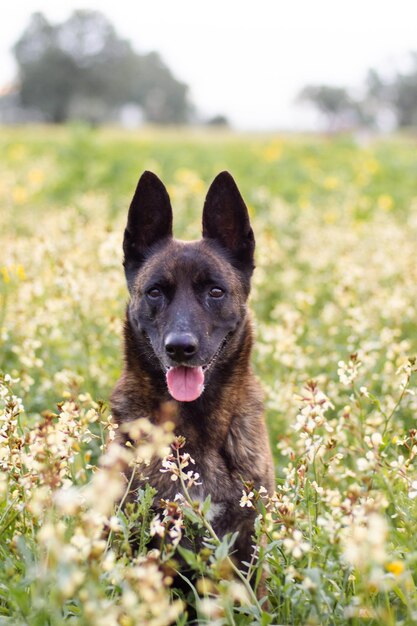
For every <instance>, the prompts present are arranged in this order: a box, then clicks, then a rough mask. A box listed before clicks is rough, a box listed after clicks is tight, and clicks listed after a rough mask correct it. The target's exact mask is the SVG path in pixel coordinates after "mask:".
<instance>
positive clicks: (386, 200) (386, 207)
mask: <svg viewBox="0 0 417 626" xmlns="http://www.w3.org/2000/svg"><path fill="white" fill-rule="evenodd" d="M393 206H394V200H393V199H392V197H391V196H389V195H388V194H386V193H384V194H382V195H381V196H379V197H378V208H379V209H382V210H383V211H391V209H392V207H393Z"/></svg>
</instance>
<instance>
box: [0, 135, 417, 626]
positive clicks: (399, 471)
mask: <svg viewBox="0 0 417 626" xmlns="http://www.w3.org/2000/svg"><path fill="white" fill-rule="evenodd" d="M0 152H1V154H2V160H1V164H0V337H1V340H0V370H1V372H2V374H1V375H0V376H1V377H0V468H1V474H0V626H3V625H9V624H13V625H14V626H45V625H49V626H61V625H63V624H70V625H77V626H78V625H80V626H116V625H120V626H138V625H142V624H146V625H150V626H168V625H169V624H178V625H181V624H182V625H184V624H186V623H189V616H190V615H191V613H190V612H189V607H190V606H191V607H192V611H194V612H195V615H196V619H197V623H200V624H214V625H219V626H220V625H223V624H228V625H236V626H238V625H249V624H259V625H262V626H267V625H269V624H275V625H278V624H288V625H289V624H291V625H300V626H307V625H311V626H312V625H314V624H323V625H326V626H327V625H329V626H330V625H351V626H359V625H362V624H366V625H377V624H384V625H387V626H391V625H394V624H403V625H404V626H408V625H410V626H411V625H412V624H415V623H416V622H417V588H416V584H417V544H416V540H415V537H416V530H417V468H416V455H417V421H416V418H417V395H416V391H417V389H416V379H417V373H416V372H417V362H416V355H417V311H416V303H417V256H416V255H417V143H416V140H415V139H412V138H407V137H393V138H389V139H382V138H381V139H374V140H373V141H370V142H368V143H361V142H360V141H358V140H355V138H352V137H349V136H341V137H333V138H327V137H317V136H287V137H286V136H275V135H274V136H273V135H259V136H256V135H235V134H232V133H220V132H206V133H203V132H200V131H199V132H197V131H195V132H192V131H187V132H185V131H184V132H180V131H177V132H175V131H165V132H162V131H156V130H143V131H141V132H138V131H135V132H127V131H121V130H115V129H114V130H112V129H106V130H100V129H88V128H84V127H71V128H62V129H58V128H56V129H53V128H50V129H47V128H42V127H39V128H30V127H29V128H16V129H1V131H0ZM144 169H150V170H152V171H154V172H155V173H157V174H158V175H159V176H160V177H161V178H162V180H163V181H164V182H165V183H166V184H167V187H168V190H169V193H170V196H171V200H172V203H173V208H174V216H175V217H174V223H175V227H174V228H175V233H176V235H177V236H178V237H180V238H182V239H191V238H195V237H199V235H200V228H201V226H200V225H201V211H202V206H203V201H204V196H205V193H206V191H207V188H208V185H209V183H210V182H211V180H212V179H213V178H214V176H215V175H216V174H217V173H218V172H219V171H221V170H223V169H228V170H229V171H230V172H231V173H232V174H233V175H234V177H235V178H236V181H237V183H238V185H239V187H240V189H241V191H242V194H243V196H244V198H245V199H246V201H247V204H248V206H249V210H250V214H251V219H252V222H253V225H254V230H255V235H256V239H257V269H256V272H255V277H254V284H253V290H252V295H251V309H252V311H253V315H254V319H255V328H256V337H257V339H256V348H255V353H254V356H253V363H254V367H255V369H256V372H257V374H258V376H259V378H260V380H261V382H262V385H263V387H264V390H265V402H266V412H267V419H268V425H269V430H270V436H271V445H272V449H273V453H274V457H275V461H276V478H277V489H276V493H275V494H274V495H273V496H267V495H266V494H265V493H263V491H262V490H260V492H256V491H255V490H254V489H253V488H252V486H251V485H248V484H242V499H241V502H240V504H241V506H242V507H243V506H247V507H255V508H256V509H257V510H258V518H257V524H256V532H255V534H254V538H253V541H254V552H253V559H252V561H251V564H250V568H249V574H248V575H245V574H243V573H242V572H236V571H235V567H234V565H233V562H232V561H231V559H230V554H232V552H233V538H231V537H227V538H225V539H224V540H223V541H220V540H219V539H218V538H217V537H215V536H213V533H212V529H211V527H210V523H209V521H208V516H207V513H208V508H209V504H210V503H209V502H206V503H205V504H204V505H201V504H198V503H194V502H193V501H192V498H191V497H190V494H189V481H190V479H189V476H187V472H188V471H189V470H190V469H192V466H191V465H190V463H189V462H188V465H187V458H186V457H185V456H184V451H185V450H186V444H185V447H182V442H181V441H178V440H175V441H173V438H172V433H171V432H170V430H169V427H167V428H165V429H162V428H150V427H149V424H148V423H147V422H146V420H141V421H140V422H139V423H137V424H136V426H135V438H136V440H137V446H136V449H134V450H133V449H132V450H121V449H120V448H119V447H118V446H117V445H116V444H115V443H114V442H113V440H114V438H115V427H114V424H113V423H112V420H111V415H110V411H109V407H108V399H109V395H110V392H111V389H112V386H113V385H114V383H115V381H116V380H117V377H118V375H119V373H120V370H121V365H122V354H121V334H122V321H123V315H124V308H125V305H126V301H127V290H126V287H125V282H124V275H123V270H122V265H121V263H122V250H121V241H122V234H123V228H124V225H125V220H126V212H127V208H128V205H129V202H130V198H131V195H132V192H133V190H134V187H135V185H136V182H137V179H138V177H139V175H140V173H141V172H142V171H143V170H144ZM170 454H171V456H169V457H168V455H170ZM153 455H159V456H160V457H161V463H163V464H164V467H165V469H166V470H168V471H171V472H172V474H173V479H177V480H178V485H179V487H178V492H179V493H180V494H181V496H179V497H178V498H177V500H176V501H175V502H172V503H166V508H165V511H164V515H163V516H162V517H155V516H154V514H153V512H152V508H151V506H152V502H153V500H154V499H156V498H157V495H156V494H155V493H154V492H153V491H152V490H151V489H150V488H148V489H146V490H145V491H143V492H141V493H140V495H139V499H138V502H137V503H136V504H134V505H133V504H129V505H126V506H123V503H124V501H125V496H126V493H127V490H128V486H126V484H125V482H124V481H123V479H122V477H121V472H120V468H121V466H122V464H123V463H126V462H127V463H131V464H133V465H134V466H135V465H136V466H137V464H138V461H139V460H145V461H146V459H149V458H150V457H151V456H153ZM167 457H168V460H167ZM164 458H165V461H163V460H162V459H164ZM162 467H163V466H162V465H161V468H162ZM184 534H186V535H188V536H191V537H192V536H195V535H196V534H199V535H203V536H204V537H205V542H204V548H203V549H202V550H201V551H200V552H199V553H193V552H191V551H187V550H185V549H184V548H182V547H181V546H180V545H179V541H180V538H181V536H182V535H184ZM153 535H159V536H160V537H161V538H162V540H163V541H162V548H161V550H160V551H155V550H149V548H148V544H149V540H150V538H151V537H152V536H153ZM132 536H134V537H135V540H136V543H137V545H138V549H137V551H132V548H131V544H130V539H131V538H132ZM178 553H181V557H182V558H183V559H185V560H186V561H187V563H188V566H189V568H190V570H191V571H192V572H194V575H193V576H192V577H190V578H189V579H188V584H189V589H190V591H189V594H188V597H187V598H185V597H184V594H183V593H180V592H179V591H177V590H175V588H173V586H172V582H173V574H174V572H175V566H176V561H175V559H176V555H177V554H178ZM262 572H264V575H266V592H265V593H266V595H264V597H263V598H260V597H259V596H260V595H262V594H258V597H256V595H255V594H254V592H253V590H252V586H251V585H250V584H249V582H248V578H249V576H251V577H252V582H253V581H255V587H256V585H257V584H258V583H259V581H260V579H261V575H262ZM185 600H186V601H187V602H185ZM187 607H188V608H187Z"/></svg>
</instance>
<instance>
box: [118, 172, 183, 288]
mask: <svg viewBox="0 0 417 626" xmlns="http://www.w3.org/2000/svg"><path fill="white" fill-rule="evenodd" d="M168 237H172V208H171V201H170V199H169V195H168V192H167V190H166V189H165V186H164V184H163V183H162V182H161V181H160V180H159V178H158V177H157V176H156V175H155V174H153V173H152V172H144V173H143V174H142V176H141V177H140V179H139V182H138V186H137V187H136V191H135V195H134V196H133V200H132V202H131V204H130V208H129V214H128V217H127V225H126V229H125V234H124V240H123V252H124V261H123V265H124V268H125V274H126V280H127V285H128V287H129V290H131V287H132V284H133V281H134V277H135V274H136V272H137V270H138V269H139V267H140V266H141V264H142V263H143V261H144V260H145V258H146V255H147V253H148V252H149V249H150V248H151V247H152V246H153V245H154V244H155V243H157V242H158V241H162V240H163V239H166V238H168Z"/></svg>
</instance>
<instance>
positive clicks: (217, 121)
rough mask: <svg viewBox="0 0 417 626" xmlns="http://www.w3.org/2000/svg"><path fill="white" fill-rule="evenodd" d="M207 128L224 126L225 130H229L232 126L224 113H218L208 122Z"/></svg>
mask: <svg viewBox="0 0 417 626" xmlns="http://www.w3.org/2000/svg"><path fill="white" fill-rule="evenodd" d="M206 124H207V126H222V127H223V128H228V127H229V126H230V122H229V120H228V119H227V117H226V116H225V115H223V114H222V113H218V114H217V115H214V116H213V117H210V119H208V120H207V122H206Z"/></svg>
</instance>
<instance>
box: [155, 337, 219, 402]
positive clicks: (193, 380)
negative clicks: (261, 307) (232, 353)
mask: <svg viewBox="0 0 417 626" xmlns="http://www.w3.org/2000/svg"><path fill="white" fill-rule="evenodd" d="M228 339H229V335H227V336H226V337H225V338H224V339H223V341H222V343H221V344H220V346H219V348H218V349H217V351H216V352H215V354H214V355H213V356H212V358H211V359H210V361H209V362H208V363H207V364H206V365H203V366H198V367H196V366H194V367H192V366H189V365H188V366H187V365H178V366H177V367H170V368H169V369H168V371H167V373H166V381H167V385H168V391H169V393H170V394H171V396H172V397H173V398H174V400H177V401H178V402H193V400H197V398H199V397H200V396H201V394H202V393H203V391H204V377H205V373H206V372H207V371H208V370H209V369H210V367H211V366H212V365H213V363H214V362H215V361H216V360H217V358H218V356H219V354H220V352H221V351H222V350H223V348H224V346H225V345H226V343H227V341H228Z"/></svg>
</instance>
